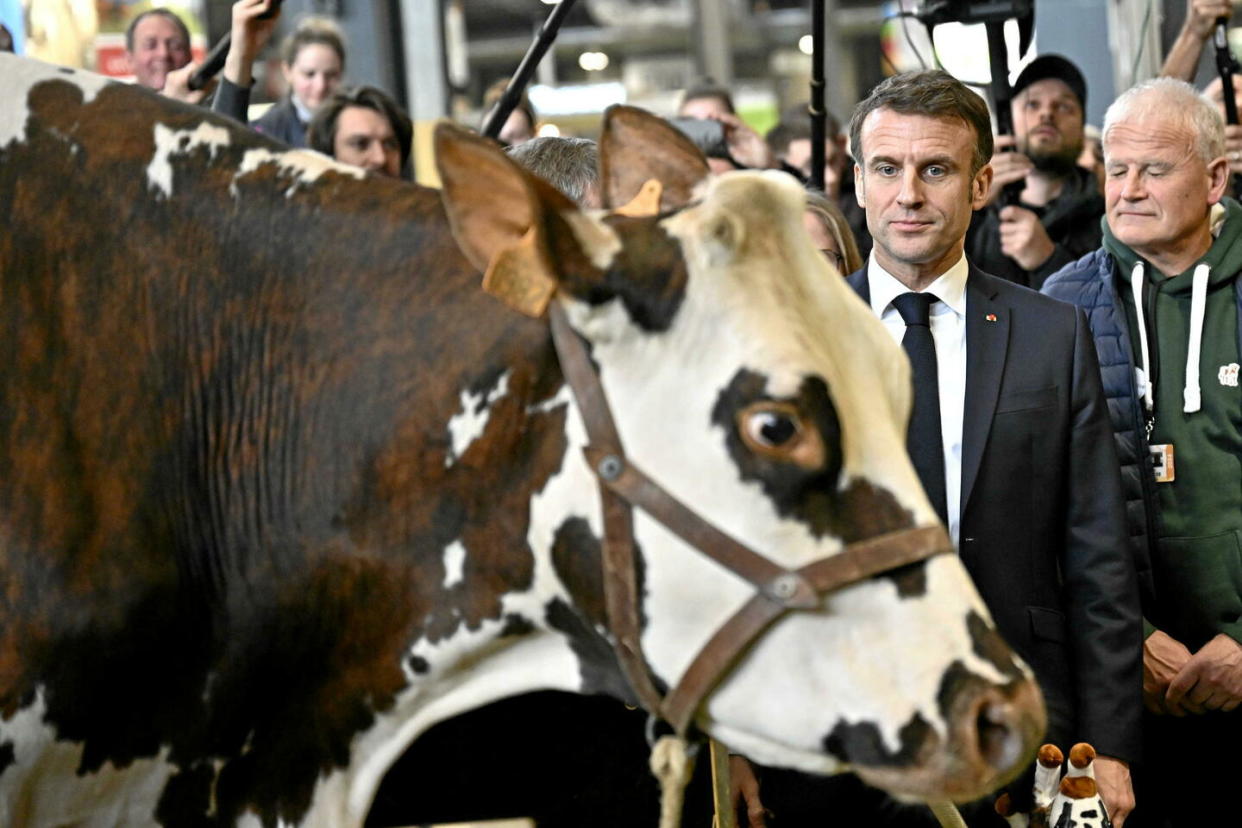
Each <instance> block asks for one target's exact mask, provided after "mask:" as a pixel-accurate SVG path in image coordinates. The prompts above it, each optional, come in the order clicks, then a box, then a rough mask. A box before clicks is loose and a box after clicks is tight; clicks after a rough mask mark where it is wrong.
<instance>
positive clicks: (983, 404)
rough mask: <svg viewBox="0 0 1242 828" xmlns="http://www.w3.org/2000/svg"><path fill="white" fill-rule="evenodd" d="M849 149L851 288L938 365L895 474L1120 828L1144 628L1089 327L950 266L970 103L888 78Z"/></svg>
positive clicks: (983, 132)
mask: <svg viewBox="0 0 1242 828" xmlns="http://www.w3.org/2000/svg"><path fill="white" fill-rule="evenodd" d="M850 132H851V138H852V145H853V146H854V148H855V157H856V158H858V159H859V163H858V164H856V165H855V168H854V177H855V184H856V187H855V189H856V191H857V193H858V199H859V203H860V204H861V205H862V206H863V208H864V209H865V210H866V212H867V226H868V227H869V228H870V230H871V235H872V237H873V238H874V239H875V246H874V248H873V250H872V254H871V258H870V259H869V261H868V264H867V265H866V266H865V267H864V268H863V269H862V270H860V271H858V272H857V273H854V274H852V275H851V276H850V277H849V280H850V283H851V284H852V285H853V286H854V288H855V289H856V290H857V291H858V293H859V295H860V296H862V297H863V298H864V299H865V300H867V301H868V302H869V303H870V304H871V307H872V309H873V310H874V311H875V312H876V314H877V315H878V316H879V317H880V319H881V321H882V322H884V323H885V325H886V326H887V327H888V328H889V329H890V331H892V333H893V335H894V337H895V338H897V339H898V340H899V341H904V340H905V339H906V337H907V328H908V327H911V328H913V327H916V326H919V325H920V324H922V325H926V326H927V327H924V328H923V331H924V332H925V331H927V330H928V329H930V333H931V337H930V339H931V342H932V344H933V345H934V348H932V350H933V351H934V354H932V355H931V358H930V359H927V358H926V355H923V354H919V353H917V352H914V353H912V362H913V363H915V372H916V375H915V386H916V388H915V411H914V413H913V415H912V417H911V430H910V449H911V456H912V457H913V458H914V459H915V466H916V468H918V469H919V471H920V476H921V477H922V478H923V484H924V487H925V488H926V489H927V490H928V492H929V494H931V495H932V498H933V504H938V506H939V508H942V509H943V510H944V511H943V512H942V516H943V517H944V518H945V521H946V523H947V524H948V526H949V530H950V533H951V535H952V536H953V539H954V541H955V542H956V543H957V545H958V549H959V551H960V554H961V556H962V560H963V562H964V563H965V564H966V567H967V569H968V570H969V571H970V573H971V576H972V577H973V578H974V581H975V584H976V585H977V586H978V588H979V591H980V594H981V595H982V596H983V599H984V601H985V602H986V603H987V605H988V607H989V608H990V609H991V611H992V614H993V615H994V616H995V619H996V623H997V626H998V628H999V629H1000V631H1001V634H1002V635H1004V636H1005V638H1006V639H1007V640H1008V641H1009V643H1010V644H1011V645H1013V647H1014V648H1015V649H1016V650H1017V651H1018V653H1020V654H1021V655H1022V656H1023V657H1024V658H1025V659H1026V661H1027V662H1028V663H1029V664H1030V665H1031V667H1032V668H1033V669H1034V671H1035V674H1036V676H1037V677H1038V679H1039V683H1040V686H1041V687H1042V689H1043V691H1044V698H1045V701H1046V703H1047V705H1048V714H1049V716H1048V718H1049V737H1050V739H1051V740H1053V741H1055V742H1058V743H1059V744H1060V745H1061V747H1062V748H1063V749H1066V750H1067V749H1068V748H1069V747H1070V744H1071V743H1072V742H1077V741H1087V742H1091V743H1092V744H1093V745H1094V746H1095V747H1096V750H1097V751H1098V752H1099V754H1100V755H1101V758H1100V759H1098V760H1097V761H1096V774H1097V777H1098V779H1099V783H1100V787H1101V792H1102V794H1103V796H1104V799H1105V802H1106V804H1107V805H1108V806H1109V809H1110V811H1111V812H1112V814H1113V822H1114V824H1115V825H1120V824H1121V823H1122V822H1123V821H1124V819H1125V816H1126V814H1127V813H1128V812H1129V811H1130V809H1131V808H1132V807H1133V803H1134V799H1133V793H1132V790H1131V788H1130V780H1129V771H1128V760H1129V759H1131V758H1132V757H1134V756H1135V755H1136V753H1137V751H1138V740H1139V719H1140V717H1141V711H1142V700H1141V687H1142V672H1141V652H1142V647H1141V641H1142V627H1141V620H1140V614H1139V598H1138V587H1137V580H1136V577H1135V573H1134V564H1133V561H1132V560H1131V558H1130V556H1129V552H1128V545H1127V542H1126V528H1125V516H1124V509H1123V506H1122V503H1123V500H1122V494H1121V484H1120V477H1119V475H1118V474H1117V461H1116V458H1115V456H1114V450H1113V446H1112V441H1111V440H1110V437H1111V430H1110V426H1109V423H1108V417H1107V407H1106V403H1105V400H1104V395H1103V392H1102V390H1101V386H1100V377H1099V368H1098V365H1097V362H1096V354H1095V348H1094V345H1093V344H1092V340H1091V334H1090V330H1089V329H1088V327H1087V323H1086V319H1085V318H1084V317H1083V315H1082V313H1081V312H1080V311H1078V310H1076V309H1074V308H1072V307H1069V306H1067V305H1063V304H1060V303H1057V302H1050V301H1046V300H1045V298H1044V297H1041V296H1039V295H1038V294H1036V293H1034V292H1033V291H1029V290H1026V289H1023V288H1021V287H1018V286H1015V285H1013V284H1011V283H1008V282H1005V281H1003V280H1000V279H997V278H995V277H993V276H989V275H988V274H986V273H984V272H982V271H980V270H978V269H977V268H974V267H971V266H970V264H969V263H968V262H967V261H966V258H965V255H964V253H963V242H964V238H965V234H966V229H967V227H968V225H969V223H970V215H971V211H972V210H973V209H977V208H978V207H980V206H982V204H983V202H984V200H986V197H987V192H988V185H989V183H990V180H991V170H990V168H989V166H988V165H987V159H988V158H990V157H991V154H992V147H991V144H992V135H991V127H990V122H989V119H988V112H987V108H986V106H985V105H984V103H983V101H982V100H981V99H980V98H979V96H977V95H976V94H975V93H973V92H971V91H970V90H969V89H967V88H966V87H965V86H963V85H962V84H961V83H959V82H958V81H956V80H954V79H953V78H951V77H950V76H949V75H947V74H944V73H943V72H926V73H918V74H911V75H904V76H897V77H894V78H890V79H889V80H887V81H885V82H884V83H882V84H880V86H878V87H877V88H876V89H875V90H874V91H873V92H872V93H871V95H870V96H869V97H868V98H867V100H865V101H863V103H861V104H860V105H859V107H858V109H857V110H856V111H855V113H854V117H853V119H852V121H851V124H850ZM903 294H906V295H909V294H914V295H915V296H914V298H915V299H918V298H919V297H918V294H923V297H922V298H923V299H924V301H925V304H926V306H927V307H926V314H927V316H926V317H925V318H924V319H921V320H920V319H913V318H911V319H909V320H907V319H905V318H903V317H911V316H912V315H913V314H917V310H916V311H914V312H913V314H912V313H911V312H910V311H907V313H905V314H904V315H903V313H902V312H901V311H899V310H898V308H899V307H900V306H902V305H903V304H917V302H915V303H911V302H910V300H907V299H903V298H902V296H903ZM928 323H930V324H928ZM923 336H924V337H925V338H926V334H925V333H924V334H923ZM907 351H908V352H910V347H909V346H907ZM920 362H921V363H922V365H920ZM933 372H934V375H935V377H936V380H935V382H928V380H930V379H931V378H930V377H928V376H927V374H928V373H933ZM927 389H930V391H927ZM920 391H925V393H920ZM929 410H930V414H929ZM937 413H938V415H939V416H938V417H937V416H936V414H937ZM937 419H938V420H939V422H938V423H937V422H935V421H936V420H937ZM929 421H930V422H929ZM937 426H938V427H939V428H938V429H937V428H936V427H937ZM937 431H939V433H938V434H937V433H936V432H937ZM937 438H938V440H937ZM936 442H939V445H934V444H935V443H936ZM929 444H930V445H929ZM928 449H930V451H929V450H928ZM937 449H938V450H937ZM924 458H926V459H924Z"/></svg>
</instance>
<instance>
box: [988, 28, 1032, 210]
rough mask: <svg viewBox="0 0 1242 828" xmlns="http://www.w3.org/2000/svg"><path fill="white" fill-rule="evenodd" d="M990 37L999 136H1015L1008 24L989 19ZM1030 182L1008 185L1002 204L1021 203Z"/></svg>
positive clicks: (1001, 200) (1005, 188)
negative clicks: (1023, 192)
mask: <svg viewBox="0 0 1242 828" xmlns="http://www.w3.org/2000/svg"><path fill="white" fill-rule="evenodd" d="M983 26H984V30H985V31H986V32H987V36H988V63H989V65H990V66H991V69H992V84H991V86H992V104H993V105H994V106H995V107H996V134H997V135H1009V136H1012V135H1013V134H1014V133H1013V110H1012V109H1010V103H1011V102H1012V101H1013V87H1011V86H1010V85H1009V52H1008V50H1007V49H1006V46H1005V23H1004V21H1003V20H996V21H994V20H989V21H987V22H985V23H984V24H983ZM1025 186H1026V182H1025V181H1023V180H1022V179H1018V180H1017V181H1011V182H1009V183H1008V184H1006V185H1005V187H1004V189H1003V190H1002V191H1001V194H1000V203H1001V205H1002V206H1004V207H1008V206H1009V205H1011V204H1017V203H1018V198H1019V197H1020V196H1021V195H1022V190H1023V188H1024V187H1025Z"/></svg>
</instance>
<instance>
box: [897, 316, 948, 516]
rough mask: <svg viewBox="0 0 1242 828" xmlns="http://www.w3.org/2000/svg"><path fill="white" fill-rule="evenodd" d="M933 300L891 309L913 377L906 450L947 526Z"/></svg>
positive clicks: (933, 504) (929, 497) (934, 506)
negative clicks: (897, 316) (898, 319)
mask: <svg viewBox="0 0 1242 828" xmlns="http://www.w3.org/2000/svg"><path fill="white" fill-rule="evenodd" d="M935 301H936V297H935V296H933V295H932V294H930V293H903V294H901V295H900V296H898V297H897V298H896V299H894V300H893V307H895V308H896V309H897V312H898V313H900V314H901V318H902V321H904V322H905V323H906V335H905V336H904V337H902V339H901V347H903V348H905V349H906V356H908V357H910V367H911V369H912V370H913V375H914V411H913V412H911V414H910V430H909V432H907V434H906V450H907V451H908V452H909V453H910V459H911V460H912V461H914V470H915V471H916V472H918V475H919V482H920V483H922V484H923V490H924V491H925V492H927V497H928V499H929V500H931V504H932V507H933V508H935V510H936V514H938V515H940V519H941V520H942V521H944V522H945V524H946V525H947V524H948V519H947V517H946V516H947V514H948V506H947V505H946V502H945V485H944V440H943V438H942V437H941V431H940V387H939V386H940V383H939V375H938V372H937V370H936V343H935V341H934V340H933V339H932V333H931V323H930V317H931V313H930V312H931V304H932V302H935Z"/></svg>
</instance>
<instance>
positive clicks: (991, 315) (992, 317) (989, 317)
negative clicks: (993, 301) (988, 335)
mask: <svg viewBox="0 0 1242 828" xmlns="http://www.w3.org/2000/svg"><path fill="white" fill-rule="evenodd" d="M983 318H984V319H986V320H988V321H989V322H995V321H996V314H994V313H989V314H988V315H987V316H985V317H983Z"/></svg>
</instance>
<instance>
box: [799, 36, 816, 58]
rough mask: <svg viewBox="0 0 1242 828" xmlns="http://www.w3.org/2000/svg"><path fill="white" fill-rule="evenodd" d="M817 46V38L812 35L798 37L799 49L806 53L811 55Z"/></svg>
mask: <svg viewBox="0 0 1242 828" xmlns="http://www.w3.org/2000/svg"><path fill="white" fill-rule="evenodd" d="M814 48H815V38H813V37H811V36H810V35H803V36H802V37H800V38H798V51H799V52H801V53H802V54H804V55H809V54H811V52H812V51H813V50H814Z"/></svg>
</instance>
